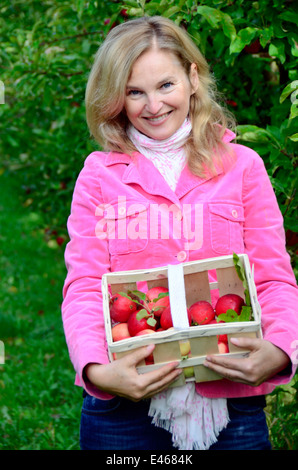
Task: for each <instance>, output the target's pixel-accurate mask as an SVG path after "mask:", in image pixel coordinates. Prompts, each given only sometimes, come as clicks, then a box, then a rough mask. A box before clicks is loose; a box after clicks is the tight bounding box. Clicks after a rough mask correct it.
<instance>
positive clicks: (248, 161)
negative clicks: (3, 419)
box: [62, 131, 298, 398]
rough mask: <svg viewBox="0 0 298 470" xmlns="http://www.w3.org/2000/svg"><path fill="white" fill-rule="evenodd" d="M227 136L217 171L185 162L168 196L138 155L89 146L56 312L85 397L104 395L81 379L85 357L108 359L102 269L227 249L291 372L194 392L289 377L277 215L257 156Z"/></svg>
mask: <svg viewBox="0 0 298 470" xmlns="http://www.w3.org/2000/svg"><path fill="white" fill-rule="evenodd" d="M233 138H234V134H233V133H231V132H230V131H227V132H226V134H225V141H226V142H227V143H228V146H229V147H230V150H231V154H232V155H234V161H233V162H230V163H229V167H228V168H227V169H225V170H223V169H222V170H219V171H218V175H217V176H215V177H212V176H210V177H209V178H207V179H202V178H200V177H197V176H194V175H193V174H192V173H191V172H190V171H189V169H188V167H185V168H184V170H183V171H182V174H181V177H180V179H179V181H178V185H177V188H176V191H175V192H173V191H172V190H171V189H170V187H169V186H168V185H167V184H166V183H165V181H164V179H163V177H162V176H161V175H160V173H159V172H158V170H157V169H156V168H155V167H154V165H153V164H152V162H151V161H150V160H148V159H147V158H146V157H144V156H143V155H141V154H139V153H135V154H134V155H133V157H130V156H128V155H125V154H118V153H103V152H93V153H92V154H91V155H89V156H88V158H87V159H86V161H85V165H84V168H83V169H82V171H81V173H80V175H79V177H78V179H77V182H76V186H75V190H74V194H73V201H72V208H71V215H70V217H69V220H68V230H69V236H70V241H69V243H68V245H67V247H66V251H65V261H66V267H67V270H68V274H67V277H66V280H65V285H64V288H63V296H64V300H63V304H62V317H63V325H64V331H65V336H66V341H67V345H68V348H69V354H70V358H71V361H72V363H73V366H74V369H75V371H76V379H75V383H76V384H77V385H80V386H83V387H84V388H85V389H86V390H87V392H88V393H90V394H91V395H94V396H96V397H99V398H109V397H110V395H108V394H106V393H103V392H101V391H99V390H97V389H96V388H95V387H92V386H91V385H90V384H89V383H88V382H86V383H85V381H84V377H83V369H84V367H85V366H86V365H87V364H88V363H90V362H95V363H107V362H108V355H107V345H106V340H105V331H104V319H103V313H102V295H101V276H102V274H103V273H105V272H107V271H126V270H130V269H148V268H153V267H158V266H165V265H168V264H175V263H180V262H184V261H193V260H199V259H204V258H212V257H216V256H222V255H228V254H232V253H233V252H236V253H247V254H248V256H249V259H250V262H251V264H254V273H255V282H256V286H257V292H258V299H259V302H260V304H261V308H262V327H263V333H264V338H265V339H267V340H269V341H271V342H272V343H273V344H275V345H276V346H278V347H279V348H281V349H282V350H284V351H285V352H286V353H287V354H288V355H289V357H290V358H291V359H293V361H292V362H293V364H292V369H291V371H290V372H288V374H287V375H282V374H280V375H277V376H275V377H273V378H272V379H271V380H269V381H268V382H266V383H264V384H262V385H260V386H258V387H251V386H247V385H243V384H240V383H236V382H232V381H228V380H220V381H213V382H205V383H200V384H197V390H198V392H199V393H201V394H202V395H204V396H208V397H238V396H250V395H259V394H268V393H271V391H272V390H273V389H274V387H275V386H276V385H279V384H282V383H286V382H288V381H289V380H291V378H292V376H293V374H294V372H295V367H296V363H297V351H295V346H296V343H297V332H298V315H297V305H298V295H297V285H296V280H295V277H294V274H293V271H292V268H291V264H290V259H289V256H288V254H287V252H286V249H285V237H284V230H283V220H282V216H281V213H280V210H279V208H278V204H277V201H276V198H275V195H274V192H273V189H272V187H271V184H270V181H269V178H268V176H267V173H266V170H265V168H264V164H263V160H262V159H261V158H260V157H259V156H258V155H257V154H256V153H255V152H254V151H253V150H251V149H249V148H247V147H244V146H242V145H239V144H235V143H231V141H232V140H233ZM106 230H108V234H107V232H106ZM126 233H128V236H127V234H126ZM177 234H178V235H177ZM296 347H297V346H296Z"/></svg>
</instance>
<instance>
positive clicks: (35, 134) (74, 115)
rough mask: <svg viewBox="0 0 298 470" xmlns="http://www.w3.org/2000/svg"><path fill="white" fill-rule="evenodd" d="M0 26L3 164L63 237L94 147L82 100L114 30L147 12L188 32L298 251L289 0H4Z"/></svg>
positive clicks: (293, 31)
mask: <svg viewBox="0 0 298 470" xmlns="http://www.w3.org/2000/svg"><path fill="white" fill-rule="evenodd" d="M0 11H1V17H0V25H1V29H0V37H1V45H2V47H1V51H0V71H1V76H0V79H1V80H2V82H3V83H4V85H5V104H2V105H1V106H0V119H1V131H0V132H1V142H0V146H1V147H0V150H1V156H2V167H4V168H7V169H9V170H10V171H17V170H18V173H19V174H20V175H21V181H22V187H23V192H24V205H25V206H31V207H32V209H33V210H36V211H39V212H41V213H43V221H44V224H46V225H48V226H49V227H50V230H51V231H53V232H54V233H57V232H58V233H64V232H65V221H66V219H67V215H68V213H69V208H70V201H71V194H72V191H73V187H74V182H75V180H76V177H77V174H78V172H79V171H80V169H81V167H82V164H83V161H84V159H85V157H86V156H87V154H88V153H90V151H92V150H93V149H95V148H96V145H95V143H94V142H92V140H91V139H90V138H89V134H88V130H87V127H86V124H85V109H84V92H85V86H86V81H87V77H88V73H89V70H90V67H91V64H92V61H93V57H94V54H95V51H96V50H97V48H98V46H99V45H100V43H101V42H102V40H103V39H104V37H105V36H106V34H107V32H108V30H109V29H110V28H111V27H113V26H114V25H115V24H118V23H119V22H123V21H126V20H127V19H130V18H134V17H139V16H142V15H163V16H166V17H169V18H171V19H173V20H174V21H175V22H176V23H177V24H179V25H181V26H182V27H184V28H185V29H186V30H187V31H188V33H189V34H190V35H191V36H192V37H193V39H194V41H195V42H196V43H197V45H198V46H199V48H200V49H201V51H202V52H203V54H205V56H206V57H207V60H208V62H209V64H210V67H211V70H212V72H213V74H214V76H215V78H216V81H217V84H218V88H219V90H220V91H221V92H222V96H223V97H224V98H223V101H224V104H225V105H226V106H227V107H228V108H230V110H232V111H233V112H234V114H235V116H236V119H237V122H238V141H239V142H241V143H245V144H246V145H248V146H250V147H252V148H254V149H255V150H256V151H257V152H258V153H259V154H260V155H261V156H262V158H263V159H264V162H265V165H266V168H267V171H268V173H269V176H270V179H271V182H272V184H273V187H274V189H275V192H276V195H277V198H278V202H279V205H280V208H281V211H282V213H283V215H284V219H285V227H286V230H287V235H288V238H287V241H288V248H289V250H290V251H291V254H292V255H293V257H294V255H295V250H296V249H297V236H296V235H295V234H296V233H297V232H298V222H297V218H296V217H295V215H296V211H297V198H298V196H297V192H296V186H297V172H298V170H297V156H296V154H295V151H296V148H297V138H298V137H297V121H298V116H297V102H298V100H297V92H298V72H297V69H296V63H297V56H298V34H297V26H296V25H297V22H298V14H297V12H296V11H295V8H294V2H292V1H290V0H287V1H285V0H273V1H272V0H261V1H256V2H244V1H243V0H234V1H232V0H217V1H211V0H205V1H202V2H198V1H195V0H160V1H154V0H150V1H146V0H127V1H126V2H125V1H101V0H99V1H83V0H75V1H71V2H70V1H67V0H59V1H53V0H47V1H41V2H37V1H35V0H28V1H27V2H22V1H20V0H12V1H11V0H10V1H8V0H4V1H2V3H1V8H0Z"/></svg>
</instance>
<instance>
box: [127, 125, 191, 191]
mask: <svg viewBox="0 0 298 470" xmlns="http://www.w3.org/2000/svg"><path fill="white" fill-rule="evenodd" d="M190 132H191V123H190V121H189V119H185V121H184V123H183V124H182V126H181V127H180V128H179V129H178V130H177V131H176V132H175V134H173V135H172V136H171V137H169V138H168V139H165V140H154V139H151V138H150V137H147V136H145V135H144V134H141V133H140V132H139V131H138V130H137V129H136V128H135V127H133V126H130V127H129V128H128V131H127V135H128V137H129V138H130V140H131V141H132V142H133V144H134V146H135V147H136V149H137V150H138V151H139V152H140V153H141V154H142V155H144V156H145V157H147V158H148V159H149V160H151V161H152V163H153V164H154V165H155V166H156V168H157V169H158V170H159V172H160V173H161V174H162V176H163V177H164V179H165V180H166V181H167V183H168V185H169V186H170V187H171V188H172V190H173V191H175V188H176V185H177V182H178V179H179V176H180V173H181V171H182V169H183V167H184V165H185V162H186V152H185V150H184V144H185V142H186V140H187V138H188V136H189V134H190Z"/></svg>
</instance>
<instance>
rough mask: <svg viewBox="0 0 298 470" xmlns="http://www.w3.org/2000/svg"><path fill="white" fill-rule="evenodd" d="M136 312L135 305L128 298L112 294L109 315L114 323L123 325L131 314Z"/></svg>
mask: <svg viewBox="0 0 298 470" xmlns="http://www.w3.org/2000/svg"><path fill="white" fill-rule="evenodd" d="M136 310H137V304H136V303H135V302H134V301H133V300H132V299H130V298H128V297H126V296H124V295H121V294H114V295H112V297H111V299H110V315H111V318H112V320H114V322H119V323H124V322H126V321H127V320H128V318H129V316H130V314H131V313H133V312H135V311H136Z"/></svg>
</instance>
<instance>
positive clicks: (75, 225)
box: [62, 156, 110, 398]
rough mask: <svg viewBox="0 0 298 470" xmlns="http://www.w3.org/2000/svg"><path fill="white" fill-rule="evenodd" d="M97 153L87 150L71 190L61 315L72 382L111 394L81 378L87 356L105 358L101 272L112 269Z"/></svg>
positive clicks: (101, 360)
mask: <svg viewBox="0 0 298 470" xmlns="http://www.w3.org/2000/svg"><path fill="white" fill-rule="evenodd" d="M95 160H96V158H92V156H89V157H88V158H87V159H86V161H85V165H84V168H83V169H82V171H81V173H80V175H79V177H78V179H77V182H76V185H75V189H74V193H73V200H72V205H71V213H70V216H69V219H68V225H67V226H68V232H69V238H70V241H69V243H68V244H67V246H66V250H65V264H66V268H67V276H66V279H65V283H64V286H63V302H62V321H63V327H64V332H65V337H66V342H67V346H68V350H69V355H70V359H71V362H72V364H73V366H74V369H75V371H76V384H77V385H81V386H83V387H84V388H85V389H86V391H87V392H88V393H90V394H91V395H94V396H97V397H101V398H109V397H110V396H109V395H108V394H106V393H103V392H100V391H99V390H98V389H97V388H95V387H93V386H92V385H91V384H90V383H88V381H86V380H85V378H84V374H83V371H84V367H85V366H86V365H87V364H88V363H91V362H94V363H101V364H105V363H107V362H109V359H108V355H107V348H106V340H105V327H104V318H103V311H102V293H101V277H102V274H103V273H105V272H107V271H108V270H109V269H110V263H109V251H108V245H107V240H106V239H104V238H103V237H96V224H97V222H98V217H97V216H96V213H97V211H96V209H97V207H98V206H99V205H100V204H102V196H101V188H100V183H99V177H98V165H96V164H95V162H94V161H95Z"/></svg>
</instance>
